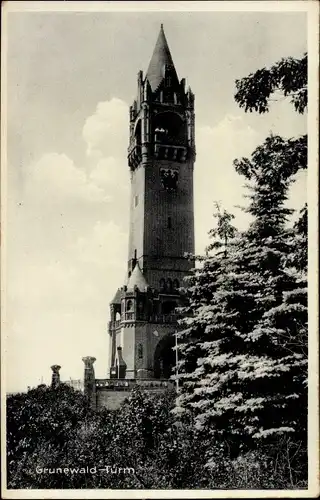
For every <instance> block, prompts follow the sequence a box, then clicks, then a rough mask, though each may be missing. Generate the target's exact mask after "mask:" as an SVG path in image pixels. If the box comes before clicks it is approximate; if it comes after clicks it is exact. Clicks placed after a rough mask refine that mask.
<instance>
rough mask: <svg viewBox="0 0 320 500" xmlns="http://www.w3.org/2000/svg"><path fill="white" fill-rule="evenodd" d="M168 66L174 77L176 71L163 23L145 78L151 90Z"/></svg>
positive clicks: (159, 81) (161, 78)
mask: <svg viewBox="0 0 320 500" xmlns="http://www.w3.org/2000/svg"><path fill="white" fill-rule="evenodd" d="M166 67H170V68H171V69H172V71H173V72H174V74H175V76H176V78H177V79H178V77H177V73H176V70H175V67H174V64H173V60H172V57H171V53H170V49H169V46H168V42H167V39H166V36H165V34H164V30H163V24H161V27H160V33H159V36H158V40H157V43H156V46H155V48H154V51H153V54H152V57H151V61H150V63H149V68H148V71H147V74H146V78H147V79H148V80H149V83H150V86H151V89H152V91H153V92H154V91H155V90H156V89H157V88H158V87H159V85H160V83H161V82H162V80H163V78H164V76H165V68H166Z"/></svg>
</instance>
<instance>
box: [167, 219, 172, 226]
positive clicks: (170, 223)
mask: <svg viewBox="0 0 320 500" xmlns="http://www.w3.org/2000/svg"><path fill="white" fill-rule="evenodd" d="M168 229H172V219H171V217H168Z"/></svg>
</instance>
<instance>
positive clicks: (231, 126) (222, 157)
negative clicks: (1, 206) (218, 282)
mask: <svg viewBox="0 0 320 500" xmlns="http://www.w3.org/2000/svg"><path fill="white" fill-rule="evenodd" d="M161 23H163V24H164V29H165V33H166V37H167V40H168V43H169V46H170V49H171V53H172V56H173V60H174V62H175V66H176V69H177V72H178V75H179V77H180V78H182V77H186V78H187V82H188V84H190V85H191V87H192V90H193V91H194V93H195V96H196V146H197V161H196V166H195V174H194V175H195V223H196V250H197V251H198V252H202V251H203V248H204V247H205V245H206V243H207V235H206V233H207V231H208V230H209V229H210V227H211V224H212V217H211V213H212V208H213V202H214V201H215V200H217V201H221V202H222V204H223V206H224V207H226V208H228V209H231V210H233V211H234V213H235V215H236V216H237V218H236V222H237V224H238V227H240V228H243V227H245V226H246V223H247V219H246V217H245V216H244V215H243V214H242V213H241V211H240V210H239V209H236V208H233V207H234V205H237V204H245V200H243V198H242V196H243V193H244V189H243V187H242V184H243V180H242V179H241V178H240V177H239V176H238V175H237V174H236V173H235V172H234V169H233V167H232V161H233V159H234V158H237V157H241V156H244V155H250V153H251V152H252V151H253V149H254V148H255V146H257V145H258V144H259V143H261V142H262V141H263V140H264V138H265V137H266V136H267V135H268V134H269V133H270V132H271V131H272V132H273V133H279V134H281V135H283V136H286V137H291V136H295V135H299V134H302V133H305V132H306V118H305V117H302V116H299V115H297V114H296V113H295V112H294V110H293V108H292V107H291V105H290V103H288V102H287V100H285V99H281V98H280V99H279V100H276V101H274V102H273V103H272V108H271V111H270V113H269V114H267V115H263V116H259V115H254V114H248V115H246V114H245V113H244V112H243V111H242V110H240V109H239V108H238V106H237V105H236V103H235V101H234V99H233V95H234V89H235V80H236V79H237V78H241V77H243V76H246V75H248V74H249V73H250V72H253V71H255V70H257V69H258V68H261V67H263V66H266V65H267V66H269V65H271V64H272V63H274V62H275V61H278V60H279V59H281V58H282V57H285V56H295V57H300V56H302V55H303V53H304V52H305V51H306V49H307V36H306V14H305V13H303V12H300V13H299V12H297V13H294V12H287V13H279V12H278V13H272V12H269V13H266V12H260V13H259V12H152V13H151V12H139V13H137V12H124V11H123V12H112V13H111V12H72V13H71V12H70V13H66V12H64V13H62V12H33V13H22V12H14V13H13V12H12V13H10V14H9V15H8V25H7V28H8V58H7V77H8V78H7V88H8V100H7V103H8V110H9V111H8V116H7V127H8V128H7V130H8V147H7V160H8V161H7V180H8V182H7V196H8V201H7V219H6V226H7V266H6V274H7V276H6V279H7V293H6V305H7V307H6V309H7V312H6V326H7V329H6V334H7V342H6V361H7V363H6V366H7V373H6V381H7V390H9V391H17V390H23V389H25V388H26V387H27V386H28V385H31V386H33V385H36V384H37V383H39V382H40V380H41V378H42V377H43V380H44V382H48V381H49V380H50V376H51V371H50V365H51V364H55V363H58V364H60V365H62V370H61V376H62V378H63V379H68V378H70V377H72V378H82V374H83V363H82V361H81V358H82V356H85V355H93V356H95V357H96V358H97V362H96V365H95V366H96V375H97V377H106V376H107V366H108V362H107V344H108V334H107V322H108V319H109V311H108V310H109V301H110V300H111V298H112V296H113V294H114V293H115V290H116V288H117V287H118V286H121V285H122V284H123V280H124V275H125V269H126V260H127V246H128V216H129V212H128V202H129V192H130V191H129V190H130V186H129V170H128V167H127V161H126V148H127V143H128V106H129V105H130V104H131V103H132V101H133V99H134V98H135V92H136V79H137V73H138V71H139V70H140V69H142V70H143V71H146V69H147V66H148V63H149V60H150V57H151V54H152V51H153V48H154V44H155V42H156V39H157V36H158V32H159V29H160V24H161ZM305 199H306V183H305V178H304V177H303V176H300V177H299V178H298V180H297V182H296V183H295V184H294V185H293V187H292V193H291V198H290V205H291V206H292V207H295V208H300V207H301V206H302V205H303V203H304V201H305Z"/></svg>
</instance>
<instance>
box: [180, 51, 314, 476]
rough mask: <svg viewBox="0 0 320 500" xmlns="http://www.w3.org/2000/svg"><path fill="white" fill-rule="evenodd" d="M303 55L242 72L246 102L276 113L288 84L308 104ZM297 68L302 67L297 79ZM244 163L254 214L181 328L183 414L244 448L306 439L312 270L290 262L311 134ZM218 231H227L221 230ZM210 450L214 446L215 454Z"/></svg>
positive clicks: (270, 141)
mask: <svg viewBox="0 0 320 500" xmlns="http://www.w3.org/2000/svg"><path fill="white" fill-rule="evenodd" d="M300 63H301V64H300ZM300 63H299V64H298V62H297V61H294V60H292V59H288V60H283V61H281V62H280V63H278V64H276V65H275V66H274V67H272V68H271V69H270V70H266V69H263V70H259V71H258V72H256V73H255V74H254V75H250V76H249V77H248V78H244V79H242V80H241V81H237V84H236V85H237V93H236V96H235V98H236V100H237V102H238V103H239V105H240V106H241V107H245V110H246V111H247V110H250V111H252V110H256V111H258V112H262V113H263V112H266V111H267V110H268V105H269V101H268V99H269V97H270V95H271V93H272V92H274V91H275V89H276V88H279V87H280V89H281V90H283V91H284V93H285V94H286V95H291V96H292V98H293V100H294V103H295V106H296V109H297V111H299V112H303V111H304V110H305V107H306V95H307V93H306V81H307V80H306V74H304V75H303V74H302V73H303V71H305V72H306V58H303V60H302V61H301V62H300ZM297 65H298V66H299V68H300V69H301V74H300V73H299V71H300V70H299V71H298V70H297ZM293 68H295V69H296V70H297V71H298V72H297V74H296V76H295V79H294V80H293V81H291V80H290V75H291V74H292V71H293ZM234 165H235V168H236V171H237V172H238V173H239V174H240V175H243V176H244V177H245V178H246V180H247V183H248V184H247V187H248V188H249V189H250V192H251V194H250V195H249V199H250V203H249V206H248V208H247V209H246V211H247V212H248V213H250V214H251V215H252V218H253V221H252V223H251V224H250V225H249V228H248V230H247V231H244V232H243V233H241V234H240V235H238V236H237V237H236V238H235V239H234V241H233V243H232V245H230V249H229V251H228V252H226V253H225V254H224V258H223V259H221V255H220V256H218V255H217V254H216V255H214V257H213V258H210V257H207V259H206V260H205V261H204V264H203V267H202V268H201V269H200V270H197V271H196V272H195V273H194V275H193V276H192V277H191V279H190V285H189V287H188V290H187V295H188V294H189V298H190V303H189V310H188V308H186V312H188V313H189V314H190V313H192V314H191V317H189V318H185V319H184V320H183V322H182V324H183V325H184V327H185V328H184V331H183V332H181V334H180V338H181V349H180V350H181V355H182V358H183V359H182V361H181V363H180V367H179V371H180V372H182V373H181V375H180V378H181V381H182V382H183V384H182V389H181V393H180V395H179V397H178V398H177V403H176V413H177V414H179V413H180V414H182V415H183V414H184V413H185V412H189V413H190V414H191V415H192V417H193V418H194V421H195V424H196V426H197V427H198V428H199V429H202V430H203V431H204V432H207V433H208V434H210V435H211V436H212V437H213V438H214V439H215V440H219V441H220V442H221V443H222V446H227V447H230V446H231V448H232V449H233V450H234V452H235V453H238V452H239V449H240V450H241V449H245V448H246V447H250V448H254V447H256V446H260V447H261V446H262V443H268V442H269V443H273V444H274V443H275V442H278V441H279V439H282V436H285V437H286V439H289V436H290V435H292V436H293V439H294V440H295V441H296V442H297V441H302V442H304V445H305V438H306V408H307V393H306V381H307V377H306V368H307V356H306V351H305V350H303V349H301V338H302V337H303V336H304V335H305V333H306V328H307V327H306V321H307V314H306V313H307V309H306V308H307V305H306V295H305V290H303V288H304V285H303V283H302V281H301V280H302V276H301V275H299V272H297V271H298V269H297V264H296V268H294V267H292V265H291V264H290V255H291V256H292V250H293V245H294V244H295V238H296V236H297V234H298V227H299V228H300V229H299V230H300V231H301V225H302V226H303V227H304V226H305V224H304V223H303V221H300V222H299V224H298V225H297V226H296V227H295V229H294V231H291V230H290V229H288V227H287V225H288V218H289V216H290V215H291V214H292V211H291V210H289V209H287V208H286V207H285V201H286V200H287V193H288V188H289V186H290V184H291V183H292V182H293V179H294V175H295V174H296V173H297V172H298V171H299V170H300V169H303V168H306V166H307V138H306V136H303V137H299V138H297V139H289V140H285V139H282V138H281V137H279V136H273V135H271V136H270V137H268V138H267V139H266V140H265V142H264V143H263V144H262V145H261V146H258V147H257V148H256V149H255V151H254V152H253V153H252V155H251V158H250V159H248V158H243V159H241V160H236V161H235V162H234ZM220 225H221V223H220ZM218 227H219V224H218ZM212 235H213V236H217V235H218V236H220V235H219V233H218V229H216V230H214V231H213V232H212ZM299 237H300V241H301V248H300V250H301V251H300V254H299V258H298V254H297V252H295V259H296V261H297V258H298V260H299V259H300V260H299V262H300V263H301V262H303V259H304V255H303V250H302V248H303V245H304V243H305V241H303V236H302V235H301V234H300V236H299ZM219 245H220V243H219V241H217V242H214V243H213V245H212V248H217V247H219ZM291 260H292V259H291ZM304 262H305V261H304ZM304 347H306V345H305V346H304ZM297 408H299V412H298V411H297ZM210 453H211V451H210V448H208V452H207V456H208V459H209V463H210V462H211V460H212V459H211V458H210ZM304 473H305V471H304Z"/></svg>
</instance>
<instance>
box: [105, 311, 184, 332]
mask: <svg viewBox="0 0 320 500" xmlns="http://www.w3.org/2000/svg"><path fill="white" fill-rule="evenodd" d="M179 318H181V316H180V315H178V314H153V315H152V316H149V317H145V316H139V315H136V314H135V313H134V312H126V313H124V314H122V315H121V319H117V320H116V321H109V330H118V329H119V328H121V326H125V325H126V324H127V323H132V322H133V321H140V322H141V321H142V322H144V321H145V322H148V323H160V324H166V323H170V324H178V319H179Z"/></svg>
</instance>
